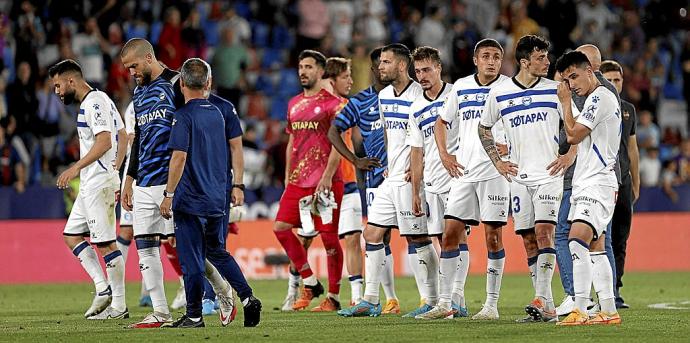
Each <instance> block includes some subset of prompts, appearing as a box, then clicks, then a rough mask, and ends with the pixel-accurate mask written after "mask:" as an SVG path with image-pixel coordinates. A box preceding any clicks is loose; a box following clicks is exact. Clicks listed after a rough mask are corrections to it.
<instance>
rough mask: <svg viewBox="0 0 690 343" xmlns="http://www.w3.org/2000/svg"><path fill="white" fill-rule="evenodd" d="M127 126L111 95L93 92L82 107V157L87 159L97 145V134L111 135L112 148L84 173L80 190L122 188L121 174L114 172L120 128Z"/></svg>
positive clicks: (79, 126) (79, 129) (80, 113)
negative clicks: (87, 155)
mask: <svg viewBox="0 0 690 343" xmlns="http://www.w3.org/2000/svg"><path fill="white" fill-rule="evenodd" d="M118 126H119V127H124V124H123V123H122V119H121V118H120V114H119V113H118V111H117V108H116V107H115V104H114V103H113V101H112V100H110V98H109V97H108V95H107V94H105V93H104V92H101V91H99V90H92V91H90V92H89V93H88V94H86V96H85V97H84V100H83V101H82V102H81V104H80V105H79V114H78V115H77V133H78V134H79V158H84V156H86V154H87V153H88V152H89V150H91V148H92V147H93V145H94V144H95V142H96V135H97V134H99V133H101V132H109V134H110V143H111V148H110V150H108V151H107V152H106V153H105V154H103V156H101V157H100V158H99V159H98V160H96V161H95V162H93V163H91V164H90V165H88V166H86V167H84V168H83V169H82V170H81V172H80V174H79V178H80V185H79V187H80V189H84V190H93V189H98V188H101V187H103V186H105V185H111V186H113V187H119V184H114V182H115V180H117V181H118V182H119V178H118V176H117V172H116V171H115V170H114V169H113V163H114V161H115V157H116V153H117V129H118Z"/></svg>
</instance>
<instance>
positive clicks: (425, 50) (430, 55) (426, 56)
mask: <svg viewBox="0 0 690 343" xmlns="http://www.w3.org/2000/svg"><path fill="white" fill-rule="evenodd" d="M412 60H414V61H424V60H431V61H432V62H435V63H438V64H441V53H440V52H439V51H438V49H436V48H432V47H430V46H420V47H418V48H416V49H414V51H413V52H412Z"/></svg>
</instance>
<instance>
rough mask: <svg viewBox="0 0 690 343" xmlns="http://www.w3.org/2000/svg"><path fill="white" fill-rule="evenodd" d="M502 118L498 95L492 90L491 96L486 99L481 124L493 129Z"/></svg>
mask: <svg viewBox="0 0 690 343" xmlns="http://www.w3.org/2000/svg"><path fill="white" fill-rule="evenodd" d="M500 118H501V109H500V108H499V107H498V101H497V100H496V93H495V92H494V90H493V89H492V90H491V91H490V92H489V96H488V97H487V98H486V103H485V104H484V109H483V110H482V117H481V119H480V121H479V124H481V125H482V126H485V127H493V126H494V124H496V122H497V121H498V120H499V119H500Z"/></svg>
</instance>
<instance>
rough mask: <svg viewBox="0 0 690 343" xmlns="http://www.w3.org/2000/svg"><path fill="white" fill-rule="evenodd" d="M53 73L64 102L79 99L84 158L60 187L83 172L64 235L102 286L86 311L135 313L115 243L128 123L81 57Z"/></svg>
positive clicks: (90, 314)
mask: <svg viewBox="0 0 690 343" xmlns="http://www.w3.org/2000/svg"><path fill="white" fill-rule="evenodd" d="M48 74H49V75H50V77H51V79H52V80H53V83H54V85H55V93H56V94H58V95H59V96H60V99H61V100H62V102H63V103H65V104H66V105H68V104H71V103H74V102H79V114H78V115H77V133H78V134H79V147H80V149H79V150H80V159H79V161H77V162H76V163H74V164H73V165H72V166H70V167H69V168H68V169H67V170H65V171H64V172H63V173H62V174H60V176H59V177H58V180H57V187H58V188H60V189H65V188H67V187H69V186H68V185H69V182H70V181H71V180H72V179H74V178H75V177H77V176H79V194H78V195H77V200H76V201H75V203H74V207H72V211H71V213H70V216H69V219H68V220H67V224H66V225H65V230H64V231H63V236H64V239H65V243H66V244H67V246H68V247H69V248H70V249H71V250H72V253H74V256H76V257H77V258H78V259H79V262H80V263H81V265H82V267H84V270H85V271H86V272H87V273H88V274H89V276H90V277H91V279H92V280H93V282H94V285H95V286H96V296H95V297H94V299H93V303H92V304H91V307H90V308H89V309H88V310H87V311H86V313H85V314H84V316H85V317H86V318H88V319H122V318H129V311H128V310H127V305H126V304H125V261H124V259H123V258H122V253H121V252H120V250H118V248H117V244H115V192H117V190H118V189H119V186H120V180H119V178H118V176H117V171H116V170H117V169H116V168H119V163H121V162H122V159H121V158H120V159H119V161H118V162H116V155H117V152H118V148H119V151H120V153H121V154H122V153H123V152H124V150H125V149H124V145H125V144H126V140H125V139H121V138H120V139H119V141H120V142H122V143H124V144H120V145H118V137H117V134H118V133H117V132H116V130H117V127H118V126H119V127H120V128H122V134H123V135H124V134H125V133H124V125H123V124H122V120H121V118H120V114H119V113H118V112H117V108H116V107H115V104H114V103H113V101H112V100H110V98H109V97H108V95H107V94H105V93H104V92H101V91H98V90H95V89H93V88H91V86H90V85H89V84H88V83H87V82H86V81H85V80H84V76H83V74H82V70H81V67H80V66H79V64H77V62H75V61H73V60H64V61H62V62H60V63H58V64H56V65H54V66H53V67H51V68H50V69H49V71H48ZM84 236H91V243H93V244H95V245H96V246H97V247H98V251H99V252H100V253H101V255H103V259H104V260H105V267H106V274H107V275H108V279H107V280H106V278H105V277H104V275H103V271H102V270H101V265H100V262H99V261H98V256H97V255H96V252H95V251H94V249H93V248H92V247H91V245H89V242H87V241H85V240H84Z"/></svg>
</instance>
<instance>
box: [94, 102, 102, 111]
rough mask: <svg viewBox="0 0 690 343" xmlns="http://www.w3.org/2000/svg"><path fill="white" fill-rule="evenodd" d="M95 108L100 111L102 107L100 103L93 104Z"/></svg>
mask: <svg viewBox="0 0 690 343" xmlns="http://www.w3.org/2000/svg"><path fill="white" fill-rule="evenodd" d="M93 109H94V110H96V111H98V110H100V109H101V106H99V105H98V104H93Z"/></svg>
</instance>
